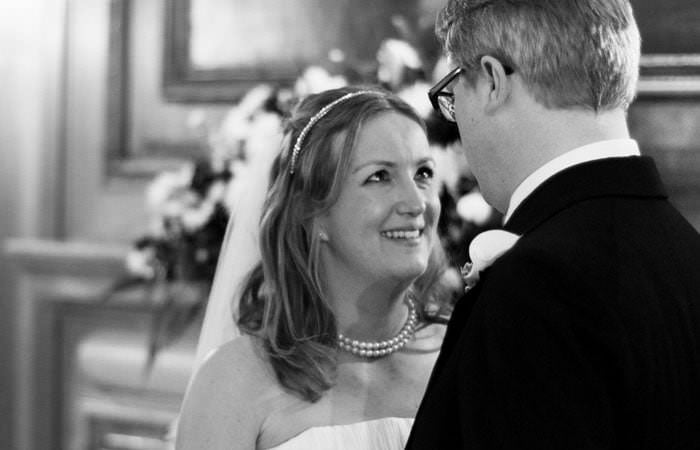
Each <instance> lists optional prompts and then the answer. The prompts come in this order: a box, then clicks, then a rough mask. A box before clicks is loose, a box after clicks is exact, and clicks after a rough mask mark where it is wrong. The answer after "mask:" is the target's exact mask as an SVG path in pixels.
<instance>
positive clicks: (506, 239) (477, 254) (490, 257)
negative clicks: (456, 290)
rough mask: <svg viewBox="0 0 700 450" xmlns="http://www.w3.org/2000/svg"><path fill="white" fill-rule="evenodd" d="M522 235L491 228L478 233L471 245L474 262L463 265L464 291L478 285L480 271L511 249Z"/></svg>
mask: <svg viewBox="0 0 700 450" xmlns="http://www.w3.org/2000/svg"><path fill="white" fill-rule="evenodd" d="M518 239H520V236H518V235H517V234H513V233H509V232H508V231H505V230H489V231H484V232H483V233H480V234H478V235H477V236H476V237H475V238H474V239H473V240H472V242H471V244H470V245H469V259H471V261H472V262H470V263H466V264H465V265H464V266H463V267H462V279H463V280H464V284H465V287H464V291H465V292H466V291H468V290H469V289H471V288H473V287H474V286H476V283H477V282H478V281H479V273H480V272H481V271H482V270H484V269H486V268H487V267H489V266H490V265H491V264H493V263H494V262H495V261H496V260H497V259H498V258H499V257H501V255H503V254H504V253H505V252H507V251H508V250H510V248H511V247H513V245H515V243H516V242H518Z"/></svg>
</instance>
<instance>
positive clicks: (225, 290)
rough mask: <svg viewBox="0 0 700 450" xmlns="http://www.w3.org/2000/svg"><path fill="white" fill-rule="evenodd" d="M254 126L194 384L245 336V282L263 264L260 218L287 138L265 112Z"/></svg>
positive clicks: (236, 176) (233, 191)
mask: <svg viewBox="0 0 700 450" xmlns="http://www.w3.org/2000/svg"><path fill="white" fill-rule="evenodd" d="M249 127H250V128H249V131H250V133H249V135H248V139H246V154H247V155H248V158H247V162H246V163H245V164H243V165H241V166H239V167H237V168H235V169H234V173H233V179H232V180H231V183H230V185H229V192H228V194H227V196H228V198H229V201H228V202H227V203H228V205H229V208H230V209H231V215H230V218H229V222H228V225H227V229H226V234H225V237H224V241H223V243H222V246H221V252H220V255H219V261H218V263H217V267H216V274H215V276H214V281H213V283H212V288H211V291H210V294H209V301H208V303H207V309H206V313H205V315H204V321H203V323H202V330H201V332H200V335H199V342H198V344H197V352H196V354H195V360H194V365H193V368H192V376H191V377H190V382H191V380H192V377H193V376H194V374H195V373H196V372H197V370H198V369H199V367H200V366H201V365H202V363H203V362H204V360H205V359H206V358H207V356H208V355H209V354H210V353H211V352H212V351H213V350H215V349H216V348H217V347H219V346H220V345H221V344H223V343H225V342H227V341H229V340H231V339H235V338H236V337H238V336H239V335H240V332H239V330H238V329H237V327H236V325H235V323H234V315H235V313H236V312H237V308H238V302H239V299H240V294H241V291H242V288H243V282H244V281H245V279H246V277H247V275H248V273H249V272H250V270H251V269H252V268H253V267H255V265H256V264H257V263H258V262H259V261H260V248H259V246H258V237H259V222H260V215H261V212H262V206H263V203H264V201H265V194H266V192H267V187H268V181H269V173H270V168H271V167H272V161H273V160H274V158H275V156H276V155H277V153H278V151H279V148H280V142H281V139H282V134H281V119H280V117H279V116H278V115H277V114H274V113H260V114H257V115H256V117H255V118H254V119H253V120H252V121H251V122H250V123H249Z"/></svg>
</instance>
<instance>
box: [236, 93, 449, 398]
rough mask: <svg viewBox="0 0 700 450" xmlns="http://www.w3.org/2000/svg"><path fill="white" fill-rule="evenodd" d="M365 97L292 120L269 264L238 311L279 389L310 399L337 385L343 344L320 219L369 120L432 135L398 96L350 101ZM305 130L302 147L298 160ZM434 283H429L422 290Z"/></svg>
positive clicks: (271, 218) (272, 218)
mask: <svg viewBox="0 0 700 450" xmlns="http://www.w3.org/2000/svg"><path fill="white" fill-rule="evenodd" d="M359 91H367V89H366V88H353V87H346V88H341V89H334V90H330V91H325V92H322V93H320V94H316V95H312V96H309V97H307V98H306V99H305V100H303V101H302V102H301V103H300V104H299V105H298V106H297V108H296V109H295V110H294V111H293V113H292V115H291V117H290V118H289V119H288V120H287V121H286V124H285V129H284V138H283V141H282V150H281V152H280V154H279V155H278V157H277V158H276V159H275V161H274V163H273V168H272V174H271V184H270V187H269V190H268V193H267V197H266V200H265V204H264V206H263V214H262V219H261V221H260V249H261V255H262V263H261V264H260V265H259V266H258V267H256V268H255V269H254V270H253V271H252V272H251V275H250V277H249V279H248V280H247V283H246V284H245V288H244V291H243V296H242V298H241V303H240V305H239V317H238V318H237V323H238V326H239V328H240V329H241V330H242V331H243V332H245V333H248V334H251V335H254V336H257V337H259V338H260V339H261V341H262V343H263V347H264V349H265V352H266V354H267V356H268V358H269V361H270V363H271V365H272V367H273V369H274V371H275V374H276V376H277V379H278V380H279V382H280V384H281V385H282V386H283V387H284V388H286V389H288V390H290V391H291V392H293V393H296V394H297V395H299V396H300V397H301V398H303V399H305V400H308V401H316V400H318V399H319V398H320V397H321V395H322V394H323V392H324V391H326V390H328V389H329V388H330V387H331V386H332V385H333V379H334V369H335V345H336V322H335V317H334V315H333V313H332V311H331V309H330V307H329V303H328V301H327V299H326V297H325V296H324V293H323V290H322V288H321V286H322V284H321V282H320V278H319V270H318V269H319V267H318V263H319V257H318V256H319V249H320V241H319V233H318V230H315V229H314V228H315V226H314V222H315V221H314V218H315V217H317V216H318V215H320V214H322V213H323V212H325V211H327V210H328V208H330V207H331V206H332V205H333V204H334V203H335V202H336V200H337V198H338V196H339V195H340V189H341V185H342V181H343V179H344V178H345V177H346V175H347V172H348V170H349V167H350V161H351V158H352V155H353V151H354V148H355V143H356V140H357V137H358V134H359V132H360V130H361V128H362V125H363V124H364V123H365V122H366V121H367V120H370V119H371V118H373V117H375V116H376V115H378V114H381V113H385V112H395V113H399V114H402V115H404V116H406V117H408V118H410V119H412V120H414V121H415V122H416V123H417V124H419V125H420V126H421V127H422V128H423V129H425V126H424V124H423V121H422V120H421V118H420V117H419V116H418V115H417V114H416V112H415V111H414V110H413V109H412V108H411V107H410V106H409V105H408V104H406V103H405V102H404V101H402V100H401V99H399V98H398V97H396V96H395V95H393V94H391V93H388V92H385V91H383V90H378V89H376V88H372V89H371V92H365V93H364V94H360V95H348V94H351V93H356V92H359ZM343 96H347V98H346V99H345V100H343V101H342V102H341V103H338V104H337V105H335V106H333V107H332V108H330V109H327V111H326V113H325V114H324V115H323V117H322V118H320V119H318V121H317V122H314V124H313V126H312V127H310V128H309V127H307V125H308V123H309V121H310V120H311V119H312V118H313V117H314V116H317V115H318V112H319V111H321V110H322V109H323V108H324V106H326V105H329V104H330V103H332V102H333V101H335V100H337V99H339V98H341V97H343ZM317 118H318V117H317ZM305 128H306V129H305ZM302 130H305V132H304V135H303V136H302V137H303V139H302V140H303V142H302V145H301V148H300V149H299V150H298V151H297V152H296V156H295V157H294V158H293V159H294V161H291V159H292V154H293V153H294V151H293V147H294V145H295V143H296V142H297V140H298V136H299V134H300V133H301V132H302ZM334 144H335V145H334ZM338 144H340V145H338ZM292 162H293V163H294V167H290V164H291V163H292ZM436 255H437V253H436ZM441 261H442V259H441V258H435V257H433V258H431V264H432V265H433V268H431V270H429V271H427V272H428V273H430V274H431V275H430V276H431V277H432V276H436V274H438V273H440V270H435V267H438V266H440V265H441ZM430 284H431V283H427V282H426V280H425V279H423V280H422V283H421V286H423V287H425V286H428V285H430ZM417 301H418V302H419V303H420V301H421V299H417ZM419 309H420V308H419Z"/></svg>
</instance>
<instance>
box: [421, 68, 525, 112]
mask: <svg viewBox="0 0 700 450" xmlns="http://www.w3.org/2000/svg"><path fill="white" fill-rule="evenodd" d="M503 69H504V70H505V72H506V75H510V74H512V73H513V72H514V70H513V68H512V67H510V66H506V65H504V66H503ZM463 72H464V69H463V68H461V67H456V68H454V69H452V71H450V73H448V74H447V75H445V76H444V77H443V78H442V80H440V81H438V82H437V84H436V85H435V86H433V87H432V88H431V89H430V90H429V91H428V98H429V99H430V103H431V104H432V105H433V109H435V111H437V112H438V113H439V114H440V115H441V116H442V117H444V118H445V119H446V120H448V121H450V122H456V121H457V120H456V119H455V94H454V93H453V92H452V91H446V90H444V89H445V88H446V87H447V86H449V85H450V83H452V81H453V80H454V79H455V78H457V77H458V76H459V75H460V74H461V73H463Z"/></svg>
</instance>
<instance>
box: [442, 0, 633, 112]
mask: <svg viewBox="0 0 700 450" xmlns="http://www.w3.org/2000/svg"><path fill="white" fill-rule="evenodd" d="M436 33H437V35H438V38H439V39H440V40H441V41H442V44H443V47H444V49H445V51H446V53H447V54H448V56H450V58H451V59H452V60H453V61H454V62H455V63H456V64H458V65H460V66H462V67H464V68H465V69H466V70H465V75H466V77H467V79H469V80H471V81H473V80H474V79H475V74H476V70H475V69H478V67H479V60H480V58H481V57H482V56H484V55H491V56H493V57H495V58H498V59H499V60H500V61H501V62H502V63H503V64H505V65H509V66H511V67H512V68H513V69H515V71H516V73H518V74H519V75H520V76H521V77H522V78H523V80H524V81H525V83H527V85H528V86H529V87H530V89H531V90H532V93H533V96H534V97H535V99H536V100H537V101H538V102H539V103H541V104H543V105H544V106H546V107H548V108H584V109H589V110H593V111H605V110H611V109H616V108H623V109H627V108H628V107H629V105H630V103H631V102H632V100H633V99H634V96H635V93H636V85H637V80H638V77H639V56H640V36H639V30H638V29H637V24H636V22H635V20H634V16H633V13H632V7H631V5H630V3H629V1H627V0H449V1H448V3H447V5H446V6H445V7H444V8H443V10H442V11H441V12H440V14H439V15H438V19H437V23H436Z"/></svg>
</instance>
